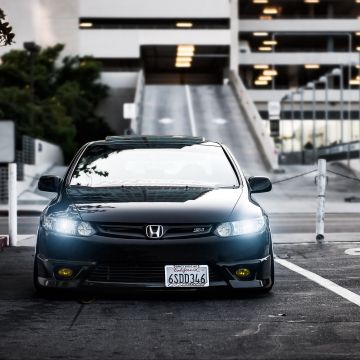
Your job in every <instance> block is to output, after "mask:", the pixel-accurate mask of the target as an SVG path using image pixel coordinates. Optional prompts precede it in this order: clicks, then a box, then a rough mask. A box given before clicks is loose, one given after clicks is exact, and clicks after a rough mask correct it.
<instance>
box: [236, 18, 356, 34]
mask: <svg viewBox="0 0 360 360" xmlns="http://www.w3.org/2000/svg"><path fill="white" fill-rule="evenodd" d="M239 27H240V31H244V32H247V31H248V32H253V31H269V32H274V31H278V32H290V31H291V32H294V31H295V32H303V31H314V32H315V31H323V32H344V31H345V32H356V31H359V20H357V19H279V20H276V19H273V20H245V19H241V20H240V21H239Z"/></svg>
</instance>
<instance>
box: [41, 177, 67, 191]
mask: <svg viewBox="0 0 360 360" xmlns="http://www.w3.org/2000/svg"><path fill="white" fill-rule="evenodd" d="M60 183H61V178H59V177H58V176H54V175H44V176H41V178H40V179H39V182H38V189H39V190H41V191H47V192H58V191H59V188H60Z"/></svg>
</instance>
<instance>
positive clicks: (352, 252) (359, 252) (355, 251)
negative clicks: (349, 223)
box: [345, 248, 360, 256]
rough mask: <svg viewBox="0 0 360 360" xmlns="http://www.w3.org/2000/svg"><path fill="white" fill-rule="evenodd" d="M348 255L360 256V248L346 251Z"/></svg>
mask: <svg viewBox="0 0 360 360" xmlns="http://www.w3.org/2000/svg"><path fill="white" fill-rule="evenodd" d="M345 254H346V255H357V256H360V248H351V249H346V250H345Z"/></svg>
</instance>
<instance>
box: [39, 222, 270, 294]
mask: <svg viewBox="0 0 360 360" xmlns="http://www.w3.org/2000/svg"><path fill="white" fill-rule="evenodd" d="M181 264H183V265H185V264H186V265H195V264H198V265H208V266H209V275H210V276H209V277H210V282H209V287H210V288H213V287H227V288H232V289H245V288H246V289H256V288H264V287H268V286H270V285H271V271H272V270H271V267H272V244H271V236H270V232H269V231H268V230H266V231H264V232H262V233H260V234H256V235H252V236H247V237H237V238H233V239H223V238H219V237H217V236H214V235H211V236H206V237H202V238H196V239H186V240H184V239H181V240H180V239H179V240H174V239H171V240H133V239H130V240H124V239H119V238H108V237H103V236H92V237H89V238H80V237H70V236H62V235H58V234H55V233H50V232H46V231H44V230H43V229H40V230H39V234H38V243H37V253H36V264H35V265H36V266H37V282H38V284H39V285H40V286H42V287H47V288H61V289H95V288H109V289H114V288H118V289H121V288H134V289H139V288H140V289H141V288H143V289H174V288H166V287H165V271H164V267H165V265H181ZM60 267H67V268H71V269H72V270H73V276H72V277H71V278H69V279H63V278H60V277H59V276H58V275H57V270H58V269H59V268H60ZM244 267H246V268H248V269H250V275H249V276H248V277H246V278H241V279H240V278H238V277H237V276H236V275H235V271H236V269H238V268H244ZM181 289H190V288H181Z"/></svg>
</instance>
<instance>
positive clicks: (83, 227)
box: [43, 216, 95, 236]
mask: <svg viewBox="0 0 360 360" xmlns="http://www.w3.org/2000/svg"><path fill="white" fill-rule="evenodd" d="M43 226H44V228H45V229H46V230H49V231H54V232H57V233H61V234H65V235H77V236H91V235H94V234H95V230H94V228H93V227H92V226H91V225H90V223H88V222H86V221H76V220H73V219H70V218H66V217H55V216H46V217H45V218H44V221H43Z"/></svg>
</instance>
